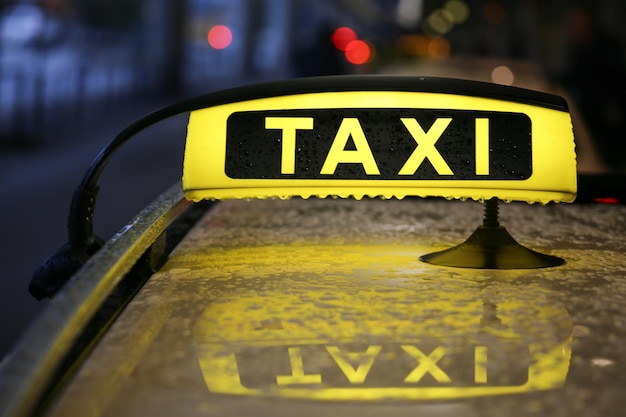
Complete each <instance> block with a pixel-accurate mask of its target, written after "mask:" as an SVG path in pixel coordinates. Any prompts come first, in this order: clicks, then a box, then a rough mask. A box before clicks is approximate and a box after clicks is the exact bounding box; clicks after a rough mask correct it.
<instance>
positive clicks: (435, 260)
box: [419, 198, 565, 269]
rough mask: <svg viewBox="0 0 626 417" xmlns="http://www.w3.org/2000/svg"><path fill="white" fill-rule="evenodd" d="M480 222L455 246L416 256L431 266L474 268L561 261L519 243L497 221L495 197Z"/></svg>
mask: <svg viewBox="0 0 626 417" xmlns="http://www.w3.org/2000/svg"><path fill="white" fill-rule="evenodd" d="M484 206H485V212H484V219H483V224H482V225H481V226H478V228H476V230H475V231H474V233H472V235H471V236H470V237H469V238H467V240H466V241H465V242H463V243H461V244H460V245H458V246H454V247H452V248H449V249H446V250H443V251H440V252H434V253H429V254H427V255H422V256H420V258H419V259H420V260H421V261H423V262H426V263H429V264H433V265H440V266H452V267H458V268H476V269H531V268H547V267H551V266H558V265H562V264H563V263H564V262H565V260H563V259H561V258H558V257H556V256H552V255H546V254H543V253H539V252H535V251H533V250H531V249H528V248H526V247H525V246H522V245H520V244H519V243H517V241H515V239H513V237H512V236H511V235H510V234H509V232H508V231H507V230H506V229H505V228H504V227H503V226H500V222H499V220H498V210H499V207H498V199H497V198H491V199H489V200H486V201H485V203H484Z"/></svg>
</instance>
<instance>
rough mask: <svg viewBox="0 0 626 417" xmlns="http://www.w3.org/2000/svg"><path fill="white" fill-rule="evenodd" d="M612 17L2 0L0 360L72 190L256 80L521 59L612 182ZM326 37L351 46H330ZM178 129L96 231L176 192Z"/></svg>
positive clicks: (482, 1) (501, 3)
mask: <svg viewBox="0 0 626 417" xmlns="http://www.w3.org/2000/svg"><path fill="white" fill-rule="evenodd" d="M624 21H626V3H624V2H623V1H621V0H597V1H593V2H592V1H580V2H570V1H566V0H556V1H550V2H545V1H540V0H524V1H513V0H184V1H182V0H181V1H169V0H110V1H107V2H102V1H93V0H12V1H9V0H0V236H2V241H1V243H0V264H1V265H2V272H1V275H0V358H2V357H4V356H5V355H6V354H7V353H8V352H9V351H10V349H11V346H13V344H14V343H15V341H16V340H17V338H18V337H19V335H20V333H21V332H22V331H23V330H24V328H25V327H26V326H27V325H28V323H29V322H30V321H31V320H32V319H33V318H34V316H35V315H36V314H38V313H39V312H40V311H41V310H42V308H43V306H45V304H46V301H36V300H35V299H34V298H33V297H31V296H30V294H29V293H28V290H27V288H28V283H29V281H30V278H31V276H32V274H33V272H34V271H35V270H36V269H37V267H38V266H39V265H40V263H41V262H42V261H43V260H44V259H45V258H46V257H47V256H49V255H51V254H53V253H54V252H55V251H56V250H57V249H58V248H59V247H60V246H61V245H63V244H64V243H66V242H67V236H66V235H67V231H66V220H67V214H68V209H69V204H70V200H71V197H72V193H73V190H74V187H75V186H76V185H77V184H78V183H79V182H80V180H81V178H82V176H83V174H84V173H85V171H86V169H87V168H88V166H89V164H90V163H91V161H92V160H93V158H94V157H95V156H96V155H97V153H98V152H99V150H100V149H101V148H102V147H103V146H105V145H106V144H107V143H108V142H109V141H110V140H112V139H113V138H114V137H115V135H116V134H117V133H119V132H120V131H121V130H122V129H123V128H125V127H126V126H127V125H129V124H130V123H132V122H133V121H135V120H136V119H138V118H139V117H141V116H143V115H145V114H147V113H148V112H151V111H154V110H156V109H158V108H160V107H161V106H163V105H166V104H170V103H172V102H175V101H178V100H181V99H184V98H188V97H191V96H196V95H199V94H204V93H207V92H210V91H215V90H220V89H224V88H228V87H233V86H238V85H245V84H250V83H254V82H260V81H267V80H274V79H284V78H292V77H302V76H311V75H329V74H359V73H385V72H391V69H393V72H401V73H404V74H414V75H424V72H423V71H425V70H424V69H425V68H431V69H432V68H434V69H435V70H434V73H428V74H427V75H438V74H439V75H441V74H443V73H442V72H440V68H448V69H453V70H455V71H457V72H460V73H462V72H463V71H465V72H466V73H468V68H467V67H466V66H465V64H464V63H466V62H478V61H480V62H482V63H485V62H486V63H488V64H487V65H491V66H492V67H493V71H494V72H491V69H492V68H491V67H490V68H489V69H488V70H486V69H485V68H486V67H484V65H483V67H482V68H481V70H480V71H482V72H483V73H486V74H487V78H489V75H490V74H491V81H493V82H501V83H506V81H502V80H501V79H496V76H495V75H494V74H496V72H495V71H496V69H499V70H502V69H504V70H506V71H509V72H511V69H513V72H511V75H515V74H514V73H515V68H518V67H519V65H518V66H517V67H516V66H515V65H509V64H507V63H509V62H511V63H517V64H519V63H523V64H524V65H522V67H524V68H526V67H528V66H529V65H530V66H532V67H533V68H538V69H539V70H540V71H541V73H542V74H543V76H544V77H545V79H546V80H548V82H549V83H550V84H551V85H552V84H554V85H557V84H558V85H559V86H561V87H562V88H564V89H565V90H566V91H568V97H569V98H570V99H571V100H572V102H571V103H572V104H576V105H577V106H578V108H579V109H580V111H581V114H582V117H583V119H584V121H585V123H586V124H587V126H588V128H589V131H590V132H591V134H592V136H593V137H594V138H595V140H594V146H595V148H596V149H597V151H598V153H599V161H600V163H601V165H602V166H603V167H604V168H606V169H607V170H612V171H622V172H623V171H624V165H625V164H624V160H626V141H625V140H624V134H623V132H624V131H625V129H626V126H625V124H626V99H625V97H624V96H625V95H626V93H625V91H626V71H625V65H624V58H623V57H624V52H625V49H626V46H625V45H626V43H625V42H624V41H625V40H626V26H625V25H624V24H623V22H624ZM339 27H347V28H350V29H351V30H352V31H353V35H354V36H355V38H354V39H351V38H347V39H343V40H340V41H341V42H344V43H341V42H339V43H337V39H334V38H332V35H333V33H334V31H335V30H336V29H337V28H339ZM349 45H356V46H354V47H349ZM357 47H358V48H357ZM492 63H493V64H492ZM398 69H400V70H398ZM451 73H452V74H454V73H455V72H454V71H452V72H451ZM506 74H508V73H506ZM518 75H520V74H518ZM518 79H521V77H518ZM516 82H517V81H514V80H513V79H511V80H510V83H512V84H513V85H516V84H515V83H516ZM186 123H187V115H181V116H177V117H174V118H172V119H170V120H166V121H163V122H161V123H159V124H158V125H156V126H153V127H151V128H149V129H147V130H146V131H145V132H143V133H141V134H140V135H138V136H137V137H136V138H135V139H133V140H132V141H131V142H130V143H129V144H128V145H126V146H125V147H123V148H122V150H121V151H120V152H118V153H117V154H116V155H115V156H114V157H113V159H112V161H111V163H110V165H109V166H108V167H107V168H106V169H105V171H104V173H103V175H102V177H101V181H100V185H101V191H100V194H99V199H98V203H97V205H96V213H95V231H96V234H98V235H100V236H101V237H103V238H105V239H109V238H110V237H111V236H112V235H113V234H114V233H116V232H117V231H118V230H119V229H120V228H122V227H123V226H124V225H125V224H126V223H127V222H128V221H129V220H130V219H131V218H132V217H133V216H134V215H135V214H137V213H138V212H139V211H140V210H141V209H143V208H144V207H145V206H146V205H147V204H148V203H150V202H151V201H153V200H154V199H155V198H156V197H157V196H158V195H159V194H160V193H161V192H163V191H165V190H166V189H167V188H168V187H169V186H171V185H173V184H174V183H176V182H177V181H180V178H181V175H182V160H183V150H184V141H185V134H186ZM580 160H583V159H582V158H581V159H580ZM604 168H603V169H604ZM594 169H595V168H594Z"/></svg>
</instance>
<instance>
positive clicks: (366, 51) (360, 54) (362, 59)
mask: <svg viewBox="0 0 626 417" xmlns="http://www.w3.org/2000/svg"><path fill="white" fill-rule="evenodd" d="M345 56H346V59H347V60H348V62H350V63H351V64H354V65H362V64H365V63H367V62H368V61H369V60H370V58H371V57H372V49H371V47H370V45H369V44H368V43H367V42H365V41H363V40H354V41H352V42H350V43H348V45H346V50H345Z"/></svg>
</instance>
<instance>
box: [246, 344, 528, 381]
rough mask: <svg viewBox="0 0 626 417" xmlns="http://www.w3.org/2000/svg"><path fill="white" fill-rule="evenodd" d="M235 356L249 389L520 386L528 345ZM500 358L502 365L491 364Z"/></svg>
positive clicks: (255, 351) (253, 351) (299, 349)
mask: <svg viewBox="0 0 626 417" xmlns="http://www.w3.org/2000/svg"><path fill="white" fill-rule="evenodd" d="M505 352H506V358H508V359H510V356H509V355H513V357H515V360H506V361H503V360H502V359H503V358H502V355H503V353H505ZM490 354H491V355H492V356H493V357H492V358H491V359H489V356H490ZM235 358H236V362H237V369H238V373H239V377H240V381H241V384H242V385H243V386H245V387H247V388H262V387H268V386H272V385H277V386H279V387H296V386H310V385H325V386H332V387H341V386H346V387H347V386H351V387H353V388H357V387H358V386H362V387H402V386H405V387H407V386H431V387H435V386H472V385H473V386H487V385H489V386H503V385H522V384H524V383H525V382H526V381H527V379H528V367H529V365H530V363H529V351H528V348H527V347H523V346H519V345H514V344H511V343H507V344H501V343H498V344H495V345H494V346H489V347H488V346H485V345H475V346H464V347H459V346H442V345H435V346H433V347H428V348H425V347H420V346H419V345H416V344H397V345H396V344H390V345H369V346H367V347H359V348H346V347H340V346H336V345H303V346H271V347H254V348H252V347H249V348H245V349H242V350H241V351H239V352H237V353H236V355H235ZM497 358H500V359H499V362H498V363H496V364H494V363H491V364H490V360H491V362H493V361H498V359H497ZM265 364H273V366H272V367H271V368H270V367H266V366H264V365H265ZM493 365H497V366H493ZM490 366H491V372H490V371H489V369H490Z"/></svg>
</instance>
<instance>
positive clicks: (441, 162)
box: [225, 109, 532, 180]
mask: <svg viewBox="0 0 626 417" xmlns="http://www.w3.org/2000/svg"><path fill="white" fill-rule="evenodd" d="M531 156H532V150H531V124H530V119H529V118H528V116H526V115H524V114H521V113H505V112H487V111H465V110H430V109H429V110H416V109H323V110H308V111H305V110H292V111H263V112H254V111H253V112H239V113H234V114H232V115H231V116H230V117H229V119H228V126H227V142H226V167H225V172H226V173H227V175H228V176H229V177H231V178H326V179H366V178H369V179H374V178H378V179H468V180H469V179H513V180H523V179H527V178H529V177H530V175H531V174H532V161H531Z"/></svg>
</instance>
